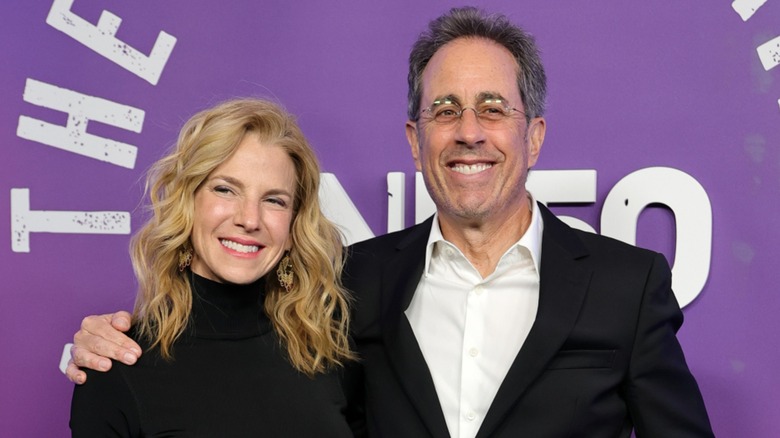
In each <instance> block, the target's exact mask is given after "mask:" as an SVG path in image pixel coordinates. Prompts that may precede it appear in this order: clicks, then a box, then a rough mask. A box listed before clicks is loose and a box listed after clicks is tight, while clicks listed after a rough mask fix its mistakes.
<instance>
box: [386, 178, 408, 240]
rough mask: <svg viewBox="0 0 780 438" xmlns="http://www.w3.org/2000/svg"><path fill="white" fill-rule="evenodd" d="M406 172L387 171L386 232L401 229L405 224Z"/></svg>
mask: <svg viewBox="0 0 780 438" xmlns="http://www.w3.org/2000/svg"><path fill="white" fill-rule="evenodd" d="M404 178H406V174H405V173H403V172H388V173H387V232H388V233H392V232H393V231H400V230H403V229H404V228H405V226H406V221H405V218H404V216H405V212H406V208H405V206H406V181H404Z"/></svg>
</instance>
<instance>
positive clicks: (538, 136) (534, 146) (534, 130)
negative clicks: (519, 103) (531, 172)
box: [527, 117, 547, 168]
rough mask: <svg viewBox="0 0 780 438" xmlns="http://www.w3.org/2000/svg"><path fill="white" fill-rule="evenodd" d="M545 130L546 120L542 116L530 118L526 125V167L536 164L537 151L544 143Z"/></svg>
mask: <svg viewBox="0 0 780 438" xmlns="http://www.w3.org/2000/svg"><path fill="white" fill-rule="evenodd" d="M545 132H547V122H546V121H545V120H544V117H535V118H533V119H531V122H530V123H529V125H528V133H527V143H528V163H527V164H528V167H529V168H531V167H533V166H534V165H536V161H537V160H538V159H539V153H541V151H542V144H543V143H544V134H545Z"/></svg>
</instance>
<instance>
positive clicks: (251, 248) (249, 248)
mask: <svg viewBox="0 0 780 438" xmlns="http://www.w3.org/2000/svg"><path fill="white" fill-rule="evenodd" d="M219 242H220V243H221V244H222V245H223V246H225V247H227V248H230V249H232V250H233V251H238V252H257V251H260V247H259V246H257V245H242V244H240V243H237V242H233V241H232V240H227V239H221V240H220V241H219Z"/></svg>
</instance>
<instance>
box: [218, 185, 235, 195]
mask: <svg viewBox="0 0 780 438" xmlns="http://www.w3.org/2000/svg"><path fill="white" fill-rule="evenodd" d="M214 191H215V192H217V193H223V194H228V193H233V191H232V190H230V187H225V186H216V187H214Z"/></svg>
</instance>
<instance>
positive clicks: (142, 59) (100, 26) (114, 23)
mask: <svg viewBox="0 0 780 438" xmlns="http://www.w3.org/2000/svg"><path fill="white" fill-rule="evenodd" d="M71 6H73V0H54V3H52V5H51V10H50V11H49V15H48V16H47V17H46V23H47V24H49V26H51V27H53V28H55V29H57V30H59V31H61V32H64V33H65V34H67V35H68V36H70V37H71V38H73V39H74V40H76V41H78V42H80V43H81V44H84V45H85V46H87V47H89V48H90V49H92V50H94V51H95V52H97V53H98V54H100V55H102V56H104V57H106V58H108V59H109V60H111V61H112V62H114V63H115V64H117V65H119V66H120V67H122V68H124V69H125V70H127V71H129V72H131V73H133V74H135V75H136V76H138V77H140V78H141V79H144V80H146V81H147V82H149V83H151V84H152V85H157V81H158V80H159V79H160V74H162V71H163V68H164V67H165V63H166V62H168V57H169V56H171V52H172V51H173V46H174V45H175V44H176V38H175V37H174V36H172V35H170V34H167V33H165V32H162V31H160V33H159V34H158V35H157V40H156V41H155V42H154V47H152V52H151V53H150V54H149V56H146V55H144V54H143V53H141V52H139V51H138V50H136V49H134V48H133V47H130V46H128V45H127V44H126V43H124V42H122V41H121V40H118V39H117V38H116V36H115V35H116V31H117V30H118V29H119V25H120V24H121V23H122V19H121V18H119V17H117V16H116V15H114V14H112V13H110V12H108V11H103V13H102V14H100V19H98V23H97V26H94V25H92V23H89V22H88V21H86V20H84V19H83V18H81V17H79V16H78V15H76V14H74V13H73V12H71V11H70V8H71Z"/></svg>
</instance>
